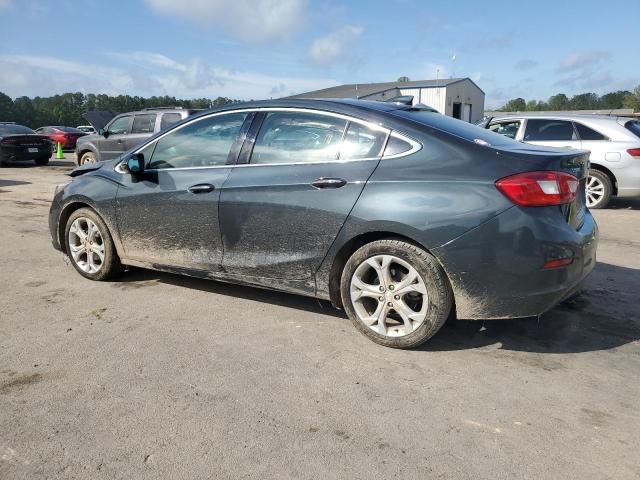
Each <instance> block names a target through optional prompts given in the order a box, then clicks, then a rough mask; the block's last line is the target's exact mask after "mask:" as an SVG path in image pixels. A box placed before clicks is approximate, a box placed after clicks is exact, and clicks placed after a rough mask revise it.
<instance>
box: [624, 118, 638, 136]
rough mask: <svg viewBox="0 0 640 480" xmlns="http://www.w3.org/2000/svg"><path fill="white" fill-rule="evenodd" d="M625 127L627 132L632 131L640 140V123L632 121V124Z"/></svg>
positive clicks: (629, 123)
mask: <svg viewBox="0 0 640 480" xmlns="http://www.w3.org/2000/svg"><path fill="white" fill-rule="evenodd" d="M624 127H625V128H626V129H627V130H630V131H631V132H633V133H634V134H635V135H636V136H637V137H639V138H640V122H639V121H637V120H631V121H630V122H627V123H625V124H624Z"/></svg>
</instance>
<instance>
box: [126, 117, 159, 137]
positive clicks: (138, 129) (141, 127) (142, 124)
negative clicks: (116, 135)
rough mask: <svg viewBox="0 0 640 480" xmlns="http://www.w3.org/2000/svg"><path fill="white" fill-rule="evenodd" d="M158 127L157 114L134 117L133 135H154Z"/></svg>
mask: <svg viewBox="0 0 640 480" xmlns="http://www.w3.org/2000/svg"><path fill="white" fill-rule="evenodd" d="M155 126H156V114H155V113H153V114H150V113H145V114H142V115H135V116H134V117H133V125H132V126H131V133H153V130H154V128H155Z"/></svg>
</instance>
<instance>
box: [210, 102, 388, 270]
mask: <svg viewBox="0 0 640 480" xmlns="http://www.w3.org/2000/svg"><path fill="white" fill-rule="evenodd" d="M259 124H260V125H259ZM258 126H259V131H257V133H255V130H256V129H257V128H256V127H258ZM387 134H388V132H387V131H386V130H384V129H381V128H379V127H375V126H373V125H368V124H365V123H362V122H360V121H357V120H354V119H349V118H346V117H343V116H340V115H334V114H328V113H324V112H317V111H305V110H297V111H294V110H286V109H284V110H275V111H269V112H264V111H263V112H261V113H258V114H257V116H256V121H255V122H254V125H253V126H252V128H251V132H250V133H249V137H248V139H247V140H246V141H245V143H244V146H243V148H242V152H241V155H240V159H239V164H238V165H237V166H236V167H234V169H233V171H232V172H231V174H230V175H229V178H228V179H227V181H226V182H225V184H224V186H223V189H222V195H221V198H220V224H221V230H222V238H223V243H224V258H223V262H222V265H223V269H224V270H225V272H226V273H228V274H236V275H245V276H252V277H262V278H279V279H288V280H305V281H310V279H311V277H312V275H313V274H314V273H315V271H316V270H317V269H318V267H319V266H320V264H321V262H322V260H323V258H324V256H325V255H326V253H327V251H328V249H329V247H330V246H331V244H332V243H333V241H334V239H335V238H336V236H337V234H338V232H339V230H340V228H341V227H342V225H343V224H344V222H345V220H346V218H347V216H348V215H349V212H350V211H351V209H352V207H353V205H354V204H355V202H356V200H357V198H358V196H359V195H360V193H361V191H362V189H363V188H364V185H365V183H366V181H367V179H368V178H369V176H370V175H371V173H372V172H373V170H374V169H375V168H376V166H377V164H378V162H379V160H380V156H381V152H382V148H383V146H384V143H385V141H386V138H387Z"/></svg>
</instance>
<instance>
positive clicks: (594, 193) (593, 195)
mask: <svg viewBox="0 0 640 480" xmlns="http://www.w3.org/2000/svg"><path fill="white" fill-rule="evenodd" d="M585 193H586V196H587V207H593V206H594V205H597V204H598V203H599V202H600V201H601V200H602V198H603V197H604V195H605V187H604V184H603V183H602V182H601V181H600V179H599V178H597V177H594V176H591V175H589V176H588V177H587V187H586V192H585Z"/></svg>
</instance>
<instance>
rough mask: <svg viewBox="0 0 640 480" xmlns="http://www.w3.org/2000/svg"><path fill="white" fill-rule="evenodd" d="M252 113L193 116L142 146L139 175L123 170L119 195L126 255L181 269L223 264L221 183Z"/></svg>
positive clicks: (207, 269)
mask: <svg viewBox="0 0 640 480" xmlns="http://www.w3.org/2000/svg"><path fill="white" fill-rule="evenodd" d="M250 117H251V116H250V114H248V113H247V112H230V113H223V114H213V115H209V116H207V117H202V118H198V119H196V120H194V121H193V122H189V123H186V124H183V125H180V126H178V127H176V128H174V129H171V130H169V131H168V132H167V133H166V134H165V135H162V136H161V137H159V138H158V139H157V140H154V141H153V142H151V143H150V144H148V145H145V146H144V147H143V148H142V149H140V150H139V152H140V153H142V154H143V155H144V157H145V165H146V168H145V171H144V173H143V174H142V176H140V177H139V178H136V177H132V176H131V175H130V174H128V173H125V172H122V178H121V180H120V181H121V186H120V187H119V188H118V192H117V197H116V206H117V218H118V232H119V234H120V239H121V242H122V244H123V247H124V251H125V256H126V258H127V259H131V260H136V261H140V262H145V263H150V264H152V265H154V266H155V267H156V268H161V269H162V268H165V269H173V270H178V271H180V270H182V271H184V272H185V273H188V272H189V271H204V272H214V271H216V270H219V269H220V263H221V260H222V240H221V236H220V229H219V222H218V200H219V198H220V188H221V187H222V185H223V183H224V181H225V179H226V178H227V176H228V175H229V172H230V171H231V168H232V165H231V164H233V163H234V162H235V160H236V158H237V156H238V152H239V150H240V146H241V144H242V141H241V139H242V138H243V134H244V132H245V131H246V130H243V129H246V128H248V124H249V120H250Z"/></svg>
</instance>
